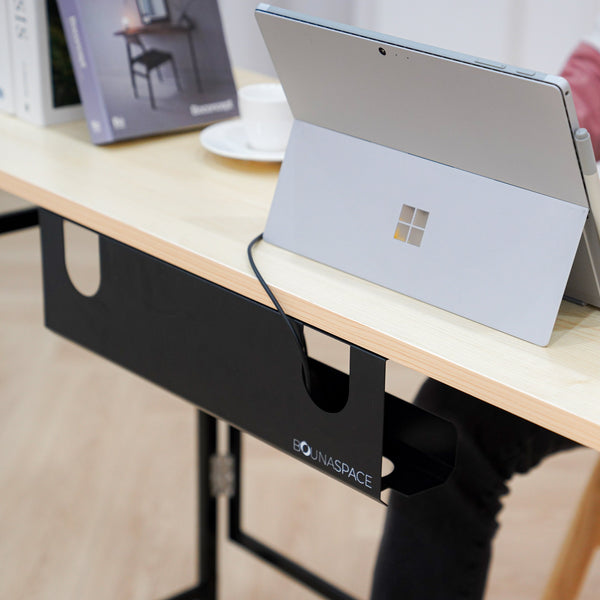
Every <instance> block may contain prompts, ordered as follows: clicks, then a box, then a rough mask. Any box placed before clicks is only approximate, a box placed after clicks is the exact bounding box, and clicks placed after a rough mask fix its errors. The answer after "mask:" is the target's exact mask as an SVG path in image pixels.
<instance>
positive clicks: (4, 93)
mask: <svg viewBox="0 0 600 600" xmlns="http://www.w3.org/2000/svg"><path fill="white" fill-rule="evenodd" d="M9 2H12V0H0V111H2V112H6V113H9V114H12V113H14V112H15V98H14V83H13V67H12V60H13V59H12V43H11V39H10V35H9V33H10V27H9V12H8V6H9V4H8V3H9Z"/></svg>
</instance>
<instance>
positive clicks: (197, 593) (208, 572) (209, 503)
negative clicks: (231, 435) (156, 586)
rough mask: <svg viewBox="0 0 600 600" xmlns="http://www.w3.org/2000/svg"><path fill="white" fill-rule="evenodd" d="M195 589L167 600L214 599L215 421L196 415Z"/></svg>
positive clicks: (215, 582)
mask: <svg viewBox="0 0 600 600" xmlns="http://www.w3.org/2000/svg"><path fill="white" fill-rule="evenodd" d="M197 437H198V581H199V583H198V585H197V586H196V587H195V588H193V589H191V590H187V591H185V592H182V593H181V594H178V595H177V596H174V597H173V598H171V599H170V600H216V598H217V499H216V498H215V497H214V496H213V495H212V494H211V490H210V485H209V480H210V458H211V456H212V455H213V454H215V452H216V449H217V420H216V419H215V418H214V417H210V416H209V415H207V414H206V413H203V412H202V411H200V410H199V411H198V432H197Z"/></svg>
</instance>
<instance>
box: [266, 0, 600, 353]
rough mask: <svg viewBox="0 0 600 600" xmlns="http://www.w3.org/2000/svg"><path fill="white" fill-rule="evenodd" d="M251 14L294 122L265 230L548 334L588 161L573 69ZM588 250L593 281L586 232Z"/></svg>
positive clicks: (351, 268)
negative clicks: (567, 75)
mask: <svg viewBox="0 0 600 600" xmlns="http://www.w3.org/2000/svg"><path fill="white" fill-rule="evenodd" d="M256 17H257V21H258V23H259V26H260V29H261V31H262V34H263V37H264V39H265V42H266V44H267V47H268V49H269V52H270V54H271V57H272V59H273V63H274V65H275V68H276V70H277V73H278V76H279V78H280V80H281V82H282V84H283V87H284V89H285V92H286V95H287V97H288V101H289V103H290V106H291V109H292V112H293V114H294V117H295V120H296V121H295V124H294V128H293V132H292V136H291V138H290V144H289V146H288V150H287V152H286V156H285V160H284V163H283V166H282V171H281V175H280V179H279V183H278V187H277V191H276V194H275V198H274V201H273V205H272V209H271V212H270V215H269V219H268V223H267V228H266V230H265V240H267V241H268V242H271V243H274V244H276V245H279V246H282V247H284V248H287V249H289V250H292V251H294V252H298V253H300V254H303V255H305V256H308V257H310V258H313V259H315V260H318V261H321V262H324V263H327V264H330V265H332V266H334V267H337V268H340V269H343V270H345V271H347V272H350V273H352V274H354V275H358V276H360V277H363V278H366V279H369V280H371V281H374V282H376V283H379V284H381V285H384V286H386V287H389V288H392V289H394V290H397V291H399V292H402V293H404V294H408V295H410V296H413V297H415V298H418V299H420V300H423V301H426V302H428V303H430V304H433V305H435V306H439V307H441V308H444V309H446V310H449V311H452V312H454V313H456V314H459V315H462V316H465V317H468V318H470V319H473V320H475V321H478V322H481V323H484V324H486V325H489V326H491V327H494V328H496V329H499V330H501V331H504V332H507V333H510V334H512V335H515V336H518V337H521V338H523V339H526V340H529V341H532V342H535V343H538V344H542V345H545V344H546V343H548V341H549V338H550V334H551V332H552V327H553V324H554V321H555V319H556V314H557V312H558V308H559V304H560V301H561V298H562V296H563V293H564V291H565V285H566V283H567V279H568V277H569V273H570V270H571V266H572V264H573V260H574V257H575V254H576V251H577V248H578V246H579V243H580V240H581V239H582V236H581V234H582V229H583V227H584V224H585V223H586V217H587V214H588V199H587V192H586V187H585V184H584V176H583V173H582V163H585V162H587V163H589V162H590V153H591V156H592V161H593V152H592V148H591V144H590V142H589V140H580V141H578V142H577V143H576V142H575V138H574V131H576V130H577V129H578V123H577V118H576V115H575V111H574V107H573V103H572V100H571V98H570V90H569V87H568V84H567V82H566V81H565V80H564V79H562V78H559V77H555V76H548V75H545V74H543V73H537V72H534V71H530V70H526V69H519V68H516V67H512V66H509V65H504V64H499V63H495V62H492V61H488V60H483V59H479V58H476V57H471V56H465V55H462V54H457V53H452V52H447V51H444V50H440V49H437V48H432V47H430V46H425V45H421V44H416V43H413V42H408V41H406V40H402V39H398V38H394V37H391V36H385V35H380V34H376V33H373V32H370V31H365V30H360V29H357V28H354V27H350V26H346V25H341V24H339V23H333V22H329V21H324V20H320V19H314V18H311V17H307V16H305V15H301V14H298V13H294V12H291V11H287V10H283V9H279V8H276V7H273V6H270V5H266V4H261V5H259V7H258V8H257V11H256ZM588 230H589V231H588ZM586 231H587V233H588V236H591V237H593V236H594V235H595V240H594V241H595V243H596V244H597V243H598V240H597V234H596V232H595V229H594V228H593V223H592V228H591V229H590V228H589V227H588V228H586ZM588 246H589V243H588ZM580 254H582V256H581V257H579V260H582V261H585V260H587V261H588V263H587V264H586V265H585V266H584V268H582V269H580V271H581V273H580V274H581V276H582V277H583V279H585V280H587V281H588V283H590V278H589V271H592V272H595V270H594V268H593V267H594V262H593V260H592V258H591V256H592V251H591V250H590V249H589V248H588V249H587V250H586V248H585V240H584V242H582V247H581V248H580ZM591 284H593V285H596V286H597V281H591ZM593 285H592V288H591V289H592V292H593V291H594V290H593ZM584 287H585V286H584ZM595 291H596V295H598V290H597V289H596V290H595ZM579 295H580V296H581V295H582V294H579ZM583 299H584V300H588V301H589V300H590V299H591V300H592V301H593V293H592V294H591V296H590V297H586V298H583Z"/></svg>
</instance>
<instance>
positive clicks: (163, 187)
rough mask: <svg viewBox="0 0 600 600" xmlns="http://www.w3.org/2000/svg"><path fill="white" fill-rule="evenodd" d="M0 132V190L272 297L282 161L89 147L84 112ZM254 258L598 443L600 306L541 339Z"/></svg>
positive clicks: (332, 328) (161, 147)
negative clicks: (266, 238) (250, 254)
mask: <svg viewBox="0 0 600 600" xmlns="http://www.w3.org/2000/svg"><path fill="white" fill-rule="evenodd" d="M238 78H239V82H240V83H242V84H243V83H245V82H247V81H249V76H248V75H246V74H243V73H241V74H238ZM0 131H1V132H2V135H1V137H0V187H1V188H2V189H5V190H7V191H9V192H11V193H13V194H16V195H19V196H21V197H23V198H25V199H27V200H30V201H31V202H34V203H35V204H37V205H39V206H41V207H44V208H47V209H49V210H51V211H53V212H56V213H58V214H60V215H62V216H64V217H67V218H69V219H71V220H73V221H75V222H78V223H81V224H82V225H85V226H87V227H90V228H92V229H94V230H96V231H98V232H100V233H102V234H105V235H107V236H109V237H111V238H114V239H116V240H118V241H122V242H124V243H126V244H129V245H131V246H133V247H135V248H138V249H140V250H142V251H143V252H146V253H148V254H150V255H153V256H156V257H158V258H160V259H163V260H165V261H167V262H168V263H170V264H173V265H176V266H178V267H181V268H182V269H184V270H186V271H189V272H191V273H194V274H197V275H200V276H202V277H204V278H206V279H208V280H210V281H213V282H215V283H217V284H219V285H222V286H224V287H226V288H228V289H231V290H233V291H236V292H239V293H240V294H242V295H244V296H247V297H249V298H252V299H255V300H258V301H259V302H262V303H265V304H268V300H267V298H266V296H265V294H264V292H263V290H262V288H261V287H260V285H259V284H258V282H257V281H256V279H255V278H254V276H253V274H252V273H251V271H250V268H249V266H248V263H247V259H246V253H245V251H246V246H247V244H248V242H249V241H250V240H251V239H252V238H253V237H254V236H255V235H256V234H258V233H260V232H261V231H262V230H263V228H264V224H265V220H266V217H267V213H268V208H269V203H270V200H271V198H272V196H273V193H274V189H275V185H276V180H277V174H278V166H277V165H273V164H258V163H242V162H237V161H233V160H229V159H223V158H219V157H216V156H213V155H211V154H209V153H208V152H206V151H205V150H204V149H203V148H202V147H201V146H200V144H199V141H198V134H197V132H195V133H186V134H180V135H174V136H165V137H158V138H153V139H146V140H140V141H135V142H129V143H122V144H118V145H113V146H109V147H95V146H93V145H92V144H91V143H90V142H89V137H88V133H87V130H86V127H85V124H84V123H83V122H77V123H70V124H66V125H60V126H56V127H51V128H47V129H39V128H35V127H32V126H30V125H28V124H25V123H23V122H21V121H19V120H17V119H15V118H11V117H6V116H2V117H0ZM256 258H257V261H258V263H259V264H260V266H261V268H262V271H263V273H264V276H265V277H266V279H267V281H269V282H271V284H272V285H273V288H274V289H275V291H276V292H277V294H278V296H279V298H280V299H281V301H282V304H283V306H284V308H285V309H286V310H287V311H288V312H289V313H290V314H291V315H292V316H294V317H297V318H298V319H300V320H302V321H304V322H306V323H308V324H311V325H314V326H315V327H318V328H320V329H323V330H325V331H328V332H330V333H331V334H333V335H336V336H338V337H340V338H342V339H345V340H347V341H349V342H353V343H356V344H358V345H360V346H362V347H364V348H366V349H368V350H371V351H373V352H376V353H378V354H380V355H382V356H384V357H387V358H388V359H390V360H392V361H396V362H399V363H401V364H403V365H406V366H408V367H410V368H412V369H414V370H416V371H419V372H421V373H423V374H425V375H428V376H431V377H435V378H437V379H439V380H441V381H443V382H445V383H448V384H450V385H452V386H454V387H456V388H458V389H461V390H464V391H466V392H468V393H470V394H473V395H474V396H477V397H478V398H481V399H482V400H485V401H486V402H490V403H492V404H495V405H497V406H499V407H501V408H504V409H506V410H508V411H511V412H513V413H515V414H517V415H519V416H522V417H524V418H526V419H529V420H531V421H533V422H535V423H538V424H540V425H542V426H544V427H547V428H549V429H552V430H554V431H556V432H558V433H561V434H563V435H565V436H568V437H570V438H572V439H575V440H577V441H578V442H580V443H582V444H585V445H587V446H590V447H592V448H595V449H597V450H600V311H597V310H595V309H591V308H583V307H579V306H575V305H573V304H569V303H563V305H562V307H561V311H560V314H559V317H558V321H557V323H556V326H555V329H554V333H553V335H552V339H551V342H550V345H549V346H548V347H547V348H539V347H537V346H534V345H532V344H530V343H527V342H523V341H521V340H518V339H514V338H512V337H510V336H508V335H506V334H503V333H499V332H496V331H493V330H491V329H489V328H487V327H484V326H481V325H478V324H475V323H472V322H470V321H467V320H466V319H463V318H461V317H457V316H454V315H452V314H449V313H447V312H444V311H442V310H439V309H436V308H433V307H431V306H428V305H426V304H423V303H421V302H419V301H416V300H412V299H411V298H407V297H404V296H402V295H400V294H397V293H394V292H391V291H389V290H386V289H383V288H381V287H379V286H376V285H374V284H370V283H368V282H366V281H362V280H359V279H357V278H355V277H352V276H350V275H346V274H344V273H341V272H338V271H336V270H334V269H331V268H329V267H326V266H323V265H320V264H317V263H314V262H312V261H310V260H307V259H304V258H302V257H299V256H295V255H292V254H290V253H289V252H286V251H283V250H280V249H278V248H275V247H271V246H269V245H267V244H264V243H263V244H261V245H260V246H259V247H258V248H257V252H256Z"/></svg>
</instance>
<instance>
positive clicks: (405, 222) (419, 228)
mask: <svg viewBox="0 0 600 600" xmlns="http://www.w3.org/2000/svg"><path fill="white" fill-rule="evenodd" d="M428 218H429V213H428V212H427V211H426V210H421V209H420V208H415V207H414V206H409V205H408V204H403V205H402V210H401V211H400V218H399V219H398V225H396V232H395V233H394V238H395V239H397V240H399V241H401V242H404V243H406V244H412V245H413V246H420V245H421V242H422V240H423V234H424V233H425V227H426V226H427V219H428Z"/></svg>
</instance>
